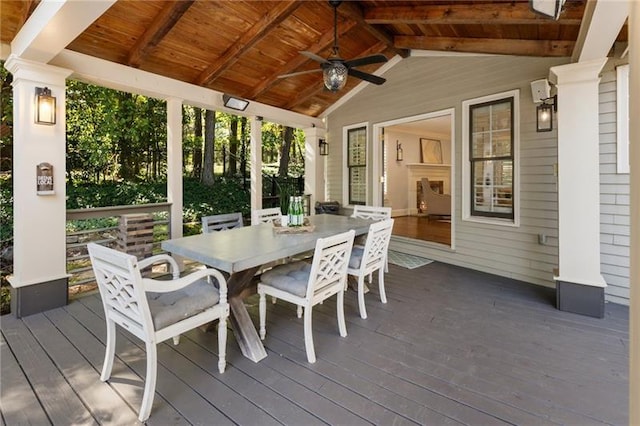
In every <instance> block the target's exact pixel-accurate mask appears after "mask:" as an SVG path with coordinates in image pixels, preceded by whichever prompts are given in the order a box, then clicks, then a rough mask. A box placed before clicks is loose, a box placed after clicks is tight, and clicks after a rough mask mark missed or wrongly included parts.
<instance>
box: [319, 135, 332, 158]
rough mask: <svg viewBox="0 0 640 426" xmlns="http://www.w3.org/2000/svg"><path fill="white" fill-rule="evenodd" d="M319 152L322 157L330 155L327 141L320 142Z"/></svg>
mask: <svg viewBox="0 0 640 426" xmlns="http://www.w3.org/2000/svg"><path fill="white" fill-rule="evenodd" d="M318 151H319V152H320V155H329V144H328V143H327V141H326V140H325V139H320V140H318Z"/></svg>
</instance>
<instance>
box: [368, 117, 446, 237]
mask: <svg viewBox="0 0 640 426" xmlns="http://www.w3.org/2000/svg"><path fill="white" fill-rule="evenodd" d="M373 127H374V134H373V135H374V149H375V147H378V149H379V150H380V152H379V154H380V155H375V152H374V158H376V159H377V161H379V164H377V165H375V166H377V167H375V166H374V167H375V170H377V171H379V174H376V176H379V179H378V181H379V182H380V183H381V185H380V188H379V190H378V191H376V192H377V194H374V203H376V205H384V206H387V207H391V208H392V216H393V217H394V219H395V225H394V230H393V235H395V236H401V237H406V238H412V239H416V240H422V241H428V242H432V243H437V244H442V245H445V246H447V247H451V248H454V238H453V235H454V233H453V230H454V226H455V220H454V218H455V203H454V202H453V200H454V199H455V198H454V188H455V185H454V176H455V173H454V164H455V161H454V155H455V145H454V141H455V138H454V109H453V108H451V109H446V110H442V111H436V112H432V113H427V114H421V115H418V116H413V117H405V118H402V119H398V120H393V121H389V122H384V123H379V124H375V125H374V126H373ZM376 138H377V140H375V139H376ZM376 198H377V199H376Z"/></svg>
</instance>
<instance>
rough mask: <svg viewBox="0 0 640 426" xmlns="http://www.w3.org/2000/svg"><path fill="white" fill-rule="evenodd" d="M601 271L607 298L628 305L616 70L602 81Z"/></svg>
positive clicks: (625, 178) (609, 69) (625, 182)
mask: <svg viewBox="0 0 640 426" xmlns="http://www.w3.org/2000/svg"><path fill="white" fill-rule="evenodd" d="M599 92H600V269H601V272H602V277H603V278H604V280H605V281H606V282H607V288H606V289H605V298H606V300H608V301H610V302H615V303H621V304H624V305H629V274H630V271H629V233H630V227H629V221H630V215H629V213H630V209H629V174H628V173H621V174H619V173H617V167H616V159H617V144H616V140H617V139H616V137H617V134H616V70H615V63H613V61H610V62H609V63H608V64H607V66H606V67H605V70H604V71H603V73H602V79H601V80H600V91H599Z"/></svg>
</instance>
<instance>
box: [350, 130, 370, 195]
mask: <svg viewBox="0 0 640 426" xmlns="http://www.w3.org/2000/svg"><path fill="white" fill-rule="evenodd" d="M347 168H348V169H349V204H366V201H367V128H366V126H362V127H354V128H351V129H347Z"/></svg>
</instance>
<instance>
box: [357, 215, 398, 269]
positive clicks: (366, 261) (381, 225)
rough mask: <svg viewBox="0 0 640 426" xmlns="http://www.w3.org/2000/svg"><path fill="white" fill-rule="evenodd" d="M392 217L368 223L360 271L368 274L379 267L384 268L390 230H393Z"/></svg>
mask: <svg viewBox="0 0 640 426" xmlns="http://www.w3.org/2000/svg"><path fill="white" fill-rule="evenodd" d="M393 222H394V220H393V219H387V220H382V221H380V222H375V223H372V224H371V225H369V232H368V233H367V242H366V243H365V245H364V251H363V252H362V261H361V262H360V271H362V272H361V273H363V274H365V275H366V274H369V273H371V272H373V271H376V270H378V269H380V268H383V269H384V266H385V263H386V259H387V252H388V251H389V242H390V241H391V231H392V230H393Z"/></svg>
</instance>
